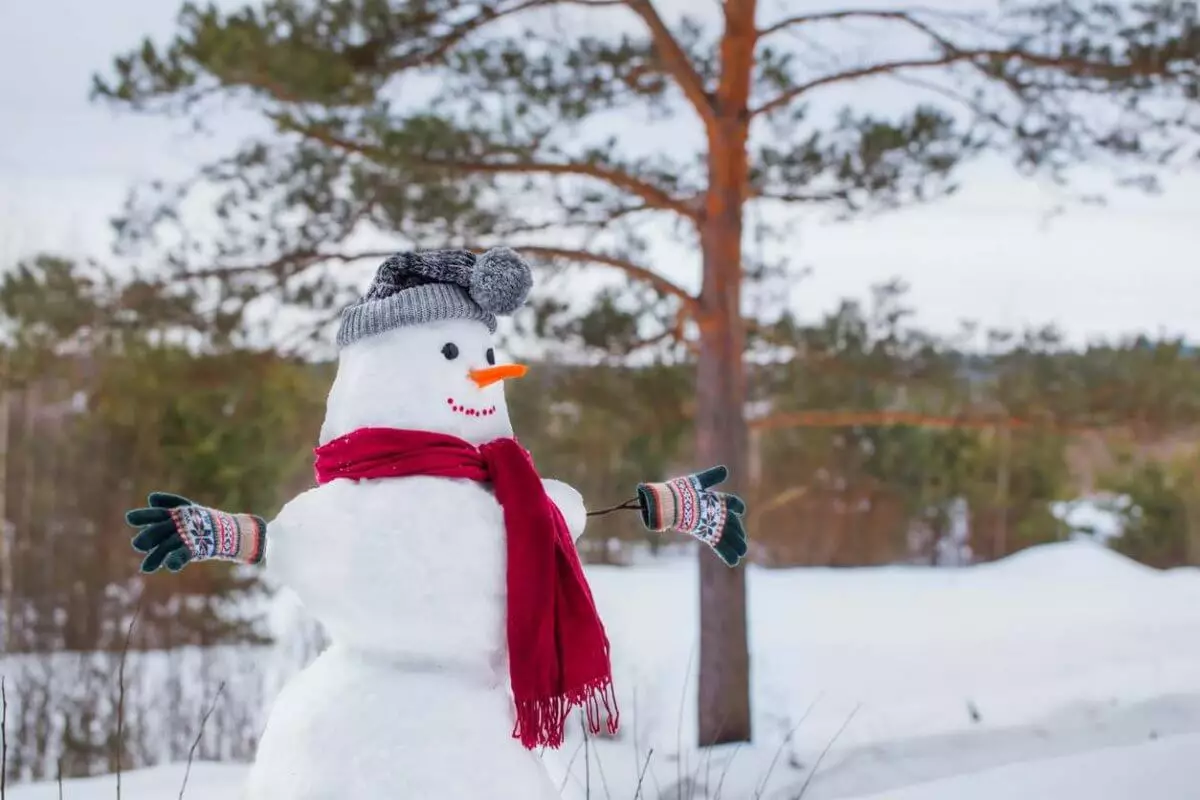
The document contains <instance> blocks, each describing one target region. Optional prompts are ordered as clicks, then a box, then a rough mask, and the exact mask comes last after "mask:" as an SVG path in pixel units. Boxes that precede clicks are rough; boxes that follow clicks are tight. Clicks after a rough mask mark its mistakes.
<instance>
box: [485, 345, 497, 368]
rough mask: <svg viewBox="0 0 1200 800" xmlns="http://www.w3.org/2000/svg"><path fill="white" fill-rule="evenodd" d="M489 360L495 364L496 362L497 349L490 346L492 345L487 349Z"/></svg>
mask: <svg viewBox="0 0 1200 800" xmlns="http://www.w3.org/2000/svg"><path fill="white" fill-rule="evenodd" d="M487 362H488V363H489V364H495V363H496V351H495V350H493V349H492V348H490V347H489V348H488V351H487Z"/></svg>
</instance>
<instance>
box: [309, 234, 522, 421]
mask: <svg viewBox="0 0 1200 800" xmlns="http://www.w3.org/2000/svg"><path fill="white" fill-rule="evenodd" d="M531 286H532V277H531V274H530V270H529V267H528V265H526V264H525V262H524V261H522V260H521V259H520V257H518V256H517V254H516V253H514V252H512V251H511V250H508V249H504V248H497V249H494V250H489V251H488V252H486V253H484V254H483V255H481V256H476V255H475V254H474V253H471V252H470V251H467V250H433V251H425V252H415V253H397V254H396V255H394V256H392V257H391V258H389V259H388V260H387V261H385V262H384V263H383V265H381V266H380V268H379V270H378V272H377V273H376V275H375V280H374V281H373V282H372V284H371V288H370V289H369V290H368V292H367V294H366V296H365V297H364V298H363V299H362V301H360V302H358V303H355V304H354V305H352V306H350V307H349V308H347V309H346V310H345V311H344V312H343V313H342V320H341V326H340V327H339V329H338V345H339V346H340V355H339V359H338V372H337V377H336V378H335V379H334V382H333V387H332V388H331V389H330V392H329V401H328V403H327V406H326V410H325V423H324V425H322V427H321V437H320V443H321V444H324V443H326V442H328V441H330V440H331V439H335V438H337V437H339V436H343V435H345V434H347V433H350V432H351V431H354V430H356V429H358V428H364V427H388V428H405V429H409V430H422V431H432V432H435V433H446V434H450V435H452V436H457V437H459V438H460V439H465V440H467V441H468V442H471V443H472V444H483V443H485V442H489V441H491V440H493V439H497V438H500V437H504V436H512V424H511V423H510V422H509V419H508V408H507V406H506V405H505V402H504V388H503V387H504V381H505V379H507V378H516V377H520V376H521V375H523V374H525V368H524V367H523V366H520V365H518V364H503V363H500V360H499V359H498V357H497V355H496V351H495V343H494V341H493V334H494V333H495V331H496V316H497V315H499V314H511V313H513V311H515V310H516V309H517V308H518V307H520V306H521V305H522V304H523V303H524V302H525V297H526V296H527V294H528V293H529V289H530V287H531Z"/></svg>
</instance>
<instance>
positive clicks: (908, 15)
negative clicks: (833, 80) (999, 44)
mask: <svg viewBox="0 0 1200 800" xmlns="http://www.w3.org/2000/svg"><path fill="white" fill-rule="evenodd" d="M914 13H917V14H927V15H937V16H940V17H945V18H948V19H953V20H957V21H961V22H976V21H977V20H976V18H975V17H974V16H973V15H969V14H955V13H953V12H949V11H937V10H935V9H922V8H909V9H907V10H905V11H894V10H889V9H866V8H861V9H848V10H844V11H821V12H816V13H813V14H797V15H796V16H793V17H787V18H785V19H782V20H780V21H779V22H776V23H774V24H772V25H769V26H767V27H766V28H762V29H760V30H759V31H758V38H759V39H760V40H761V39H764V38H766V37H768V36H771V35H772V34H775V33H779V32H780V31H784V30H787V29H791V28H798V27H801V26H803V25H809V24H812V23H814V22H840V21H842V20H848V19H882V20H894V21H897V22H903V23H905V24H908V25H911V26H913V27H916V28H918V29H920V30H922V31H923V32H925V33H930V32H931V29H930V28H929V26H928V25H926V24H925V23H923V22H921V21H920V20H918V19H917V18H916V17H914V16H913V14H914Z"/></svg>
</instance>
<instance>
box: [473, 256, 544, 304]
mask: <svg viewBox="0 0 1200 800" xmlns="http://www.w3.org/2000/svg"><path fill="white" fill-rule="evenodd" d="M532 288H533V273H532V272H531V271H530V269H529V265H528V264H526V263H525V262H524V261H523V260H522V259H521V257H520V256H519V255H517V254H516V252H514V251H513V250H511V249H509V248H507V247H493V248H492V249H491V250H488V251H487V252H486V253H484V254H483V255H481V256H480V257H479V258H478V259H476V261H475V268H474V270H472V272H471V285H470V287H469V290H470V292H471V299H472V300H474V301H475V302H476V303H478V304H479V307H480V308H482V309H483V310H484V311H490V312H491V313H493V314H496V315H497V316H504V315H506V314H511V313H513V312H514V311H516V310H517V309H518V308H520V307H521V306H522V304H524V302H525V298H527V297H528V296H529V290H530V289H532Z"/></svg>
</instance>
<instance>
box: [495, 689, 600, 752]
mask: <svg viewBox="0 0 1200 800" xmlns="http://www.w3.org/2000/svg"><path fill="white" fill-rule="evenodd" d="M575 706H580V707H582V708H583V709H584V712H585V718H586V720H587V729H588V732H589V733H591V734H593V735H595V734H598V733H600V730H601V713H600V712H601V708H602V707H603V710H604V716H605V717H607V719H606V720H605V724H604V729H605V730H607V731H608V733H609V734H614V733H616V732H617V728H618V726H619V724H620V721H621V712H620V710H619V709H618V708H617V695H616V691H615V690H614V689H613V683H612V678H611V677H609V676H607V675H604V676H601V677H599V678H596V679H595V680H593V681H590V682H588V683H586V684H584V685H583V686H579V687H576V688H575V689H572V690H571V691H569V692H565V693H563V694H560V695H554V696H552V697H539V698H533V699H530V698H526V699H521V700H517V701H516V707H517V719H516V723H515V724H514V725H513V732H512V735H513V738H514V739H520V740H521V744H522V745H524V746H525V747H526V748H528V749H530V750H533V749H534V748H537V747H561V746H562V743H563V738H564V735H565V732H566V723H567V717H568V716H569V715H570V713H571V709H572V708H574V707H575Z"/></svg>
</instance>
